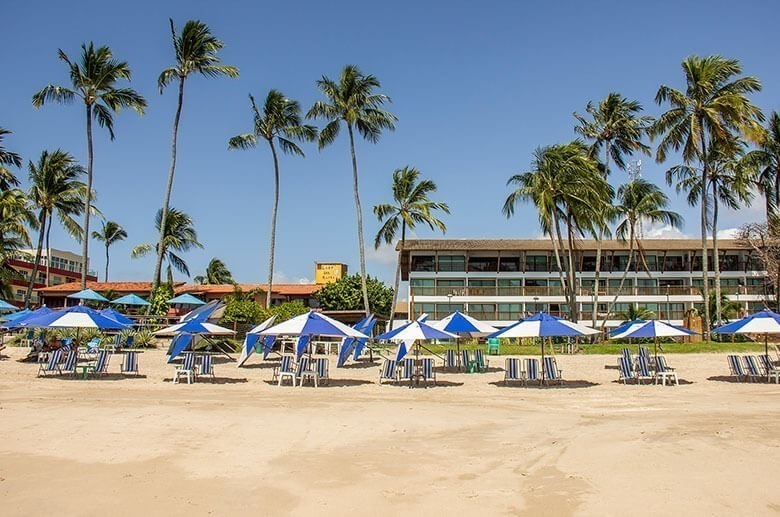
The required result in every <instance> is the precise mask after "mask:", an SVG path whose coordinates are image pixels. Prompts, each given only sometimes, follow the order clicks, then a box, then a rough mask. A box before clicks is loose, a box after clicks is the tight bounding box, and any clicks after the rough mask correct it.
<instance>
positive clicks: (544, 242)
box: [396, 239, 747, 252]
mask: <svg viewBox="0 0 780 517" xmlns="http://www.w3.org/2000/svg"><path fill="white" fill-rule="evenodd" d="M640 244H641V246H642V248H643V249H644V250H645V251H689V250H691V251H695V250H701V240H700V239H642V241H641V243H640ZM708 244H709V246H710V247H711V246H712V239H710V240H708ZM575 247H576V248H577V249H580V250H594V251H595V250H596V247H597V246H596V240H594V239H583V240H578V241H577V242H576V244H575ZM399 248H400V243H399V244H398V245H396V249H399ZM718 248H719V249H720V250H727V249H729V250H737V249H747V248H746V247H745V246H740V245H739V244H738V243H737V241H736V240H735V239H718ZM552 249H553V247H552V243H551V242H550V240H549V239H407V240H406V243H405V244H404V251H405V252H408V251H552ZM602 250H604V251H611V250H628V243H627V242H622V241H619V240H615V239H604V240H603V241H602Z"/></svg>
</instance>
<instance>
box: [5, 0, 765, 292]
mask: <svg viewBox="0 0 780 517" xmlns="http://www.w3.org/2000/svg"><path fill="white" fill-rule="evenodd" d="M3 11H4V19H6V20H7V22H6V23H5V24H4V27H3V31H2V32H1V33H0V39H2V48H4V49H5V50H4V52H3V58H2V60H3V64H4V71H5V73H4V74H3V80H1V81H0V105H2V112H1V113H0V126H2V127H5V128H8V129H10V130H12V131H13V132H14V134H13V135H10V136H9V137H8V138H7V139H6V141H5V145H6V147H7V148H9V149H12V150H15V151H17V152H19V153H21V154H22V155H23V157H24V158H25V160H29V159H35V158H37V156H38V155H39V154H40V152H41V151H42V150H44V149H55V148H62V149H64V150H67V151H69V152H71V153H73V154H74V155H75V156H76V157H78V158H79V159H81V160H83V161H84V164H85V165H86V138H85V123H84V114H83V109H82V108H81V107H80V106H78V105H72V106H58V105H51V106H45V107H44V108H42V109H40V110H35V109H33V107H32V105H31V103H30V97H31V96H32V94H33V93H34V92H35V91H37V90H39V89H40V88H41V87H43V86H44V85H45V84H47V83H50V82H51V83H55V84H66V81H67V75H66V69H65V66H64V63H62V62H61V61H59V60H58V59H57V48H58V47H59V48H62V49H63V50H65V52H66V53H67V54H68V55H72V56H75V55H76V54H77V52H78V49H79V46H80V44H81V43H82V42H85V41H89V40H92V41H94V42H95V43H96V44H107V45H109V46H110V47H111V48H112V49H113V50H114V52H115V55H116V56H117V57H118V58H121V59H124V60H126V61H128V62H129V64H130V66H131V67H132V69H133V71H134V76H133V81H132V86H133V87H134V88H136V89H137V90H138V91H139V92H141V93H142V94H143V95H145V96H146V98H147V100H148V101H149V108H148V111H147V114H146V115H145V116H143V117H138V116H137V115H136V114H135V113H134V112H123V113H120V114H119V115H118V116H117V117H116V119H115V131H116V134H117V138H116V140H115V141H113V142H111V141H110V140H109V139H108V135H107V133H106V132H105V131H101V130H100V128H97V127H96V129H95V135H96V139H95V187H96V189H97V191H98V195H99V197H98V206H99V207H100V208H101V209H102V210H103V212H104V213H105V215H106V216H107V217H108V218H109V219H112V220H115V221H117V222H119V223H120V224H122V225H123V226H124V227H125V228H126V230H127V232H128V234H129V238H128V239H127V240H126V241H125V242H123V243H120V244H118V245H116V246H114V247H113V248H112V258H111V268H112V269H111V276H112V279H114V280H119V279H122V280H143V279H148V278H150V277H151V273H152V269H153V267H154V264H153V260H152V259H151V258H148V259H145V260H131V259H130V258H129V255H130V250H131V248H132V247H133V246H134V245H136V244H139V243H145V242H153V241H154V240H155V237H156V236H155V233H154V231H153V215H154V213H155V211H156V210H157V209H158V208H159V207H160V205H161V203H162V196H163V188H164V184H165V180H166V175H167V171H168V167H169V160H170V132H171V125H172V119H173V113H174V110H175V103H176V99H175V88H171V89H169V90H168V91H166V92H165V94H163V95H160V94H159V92H158V91H157V88H156V78H157V76H158V75H159V73H160V71H161V70H162V69H163V68H165V67H168V66H170V65H171V64H172V60H173V56H172V48H171V43H170V35H169V29H168V17H173V19H174V21H175V22H176V24H177V26H181V25H183V23H184V22H185V21H186V20H187V19H190V18H198V19H201V20H202V21H204V22H205V23H207V24H208V25H209V26H210V27H211V28H212V31H213V32H214V33H215V34H216V35H217V36H218V37H219V38H220V39H222V40H223V41H224V42H225V44H226V47H225V49H224V51H223V53H222V54H221V55H222V58H223V61H224V62H225V63H229V64H233V65H236V66H238V67H239V68H240V70H241V76H240V78H238V79H216V80H215V79H205V78H199V77H194V78H192V79H191V80H189V81H188V83H187V86H186V92H185V106H184V113H183V117H182V122H181V128H180V133H179V155H178V157H179V159H178V164H177V170H176V180H175V186H174V194H173V200H172V205H173V206H175V207H177V208H180V209H182V210H184V211H185V212H187V213H189V214H190V215H192V217H193V218H194V219H195V223H196V228H197V230H198V233H199V236H200V240H201V241H202V242H203V244H204V245H205V250H202V251H194V252H191V253H188V254H187V255H186V260H187V262H188V263H189V265H190V268H191V270H192V271H193V275H195V274H199V273H201V272H202V271H203V269H204V268H205V266H206V264H207V263H208V261H209V260H210V259H211V258H212V257H219V258H221V259H222V260H223V261H225V262H226V264H227V265H228V267H229V268H230V269H231V270H232V271H233V273H234V276H235V277H236V278H237V279H238V280H240V281H243V282H260V281H264V279H265V277H266V275H267V256H268V236H269V225H270V223H269V220H270V209H271V205H270V203H271V200H272V187H273V183H272V181H273V180H272V161H271V157H270V155H269V153H268V152H267V151H266V149H265V148H260V149H257V150H252V151H227V140H228V138H229V137H231V136H233V135H235V134H238V133H243V132H246V131H248V130H249V129H250V127H251V125H250V124H251V117H250V112H249V103H248V99H247V94H248V93H249V92H252V93H253V94H255V96H257V97H264V96H265V94H266V93H267V91H268V90H269V89H270V88H277V89H280V90H281V91H283V92H284V93H285V94H286V95H288V96H289V97H291V98H294V99H297V100H299V101H300V102H301V104H302V106H303V107H304V109H308V107H309V106H310V105H311V104H312V103H313V102H314V101H316V100H319V99H320V97H319V94H318V91H317V90H316V88H315V84H314V83H315V80H316V79H318V78H319V77H320V76H321V75H323V74H325V75H328V76H331V77H336V76H337V75H338V73H339V71H340V68H341V67H342V66H343V65H345V64H357V65H359V66H360V67H361V69H362V70H363V71H364V72H366V73H372V74H374V75H376V76H377V77H378V78H379V79H380V80H381V81H382V91H383V92H384V93H387V94H388V95H390V96H391V97H392V99H393V104H392V105H391V106H390V110H391V111H392V112H393V113H394V114H395V115H396V116H397V117H398V118H399V121H398V124H397V130H396V131H395V132H394V133H388V134H386V135H384V136H383V137H382V139H381V141H380V143H379V144H378V145H372V144H369V143H366V142H362V141H360V142H358V148H357V153H358V160H359V167H360V175H361V182H362V183H361V194H362V202H363V207H364V220H365V234H366V242H367V243H371V242H373V236H374V234H375V232H376V230H377V229H378V226H379V225H378V223H377V222H376V219H375V218H374V216H373V214H372V212H371V207H373V206H374V205H376V204H378V203H382V202H385V201H387V200H388V199H389V197H390V176H391V173H392V171H393V169H395V168H398V167H401V166H404V165H412V166H415V167H417V168H418V169H420V170H421V171H422V172H423V174H424V175H425V176H426V177H429V178H431V179H433V180H435V181H436V182H437V184H438V185H439V194H438V198H439V199H440V200H443V201H446V202H448V203H449V204H450V207H451V209H452V215H451V216H449V217H447V219H446V223H447V226H448V228H449V230H448V232H447V236H448V237H464V238H468V237H535V236H538V235H539V230H538V226H537V222H536V216H535V212H534V210H533V208H532V207H530V206H529V207H526V208H524V209H521V210H520V211H519V213H518V215H517V216H516V217H515V218H513V219H512V220H507V219H506V218H504V217H503V216H502V215H501V213H500V207H501V205H502V203H503V200H504V199H505V197H506V195H507V193H508V190H507V188H506V187H505V182H506V180H507V178H508V177H509V176H510V175H512V174H514V173H517V172H521V171H523V170H524V169H525V168H526V167H527V166H528V164H529V163H530V160H531V154H532V152H533V150H534V149H535V148H536V147H538V146H541V145H548V144H554V143H559V142H566V141H569V140H571V139H573V138H574V136H575V135H574V133H573V129H572V128H573V125H574V119H573V118H572V115H571V114H572V112H573V111H575V110H576V111H582V110H583V109H584V106H585V104H586V103H587V102H588V101H589V100H598V99H601V98H603V97H604V96H605V95H606V94H607V93H608V92H610V91H618V92H620V93H622V94H624V95H625V96H627V97H629V98H634V99H637V100H639V101H640V102H641V103H642V104H644V105H645V107H646V110H647V112H648V113H649V114H651V115H656V114H658V113H659V112H660V108H659V107H658V106H656V105H655V104H654V103H653V97H654V95H655V92H656V90H657V89H658V86H659V85H660V84H661V83H664V84H668V85H671V86H675V87H681V86H682V81H683V76H682V71H681V69H680V62H681V60H682V59H683V58H684V57H685V56H687V55H690V54H701V55H705V54H722V55H725V56H728V57H733V58H738V59H739V60H740V61H741V62H742V64H743V66H744V71H745V73H746V74H750V75H755V76H757V77H759V78H760V79H761V80H762V82H763V84H764V90H763V92H761V93H760V94H759V95H756V96H755V102H756V103H757V104H758V105H759V106H761V107H762V108H763V109H764V110H765V111H767V112H769V111H772V110H774V109H778V102H777V96H778V93H780V70H778V68H777V66H776V62H777V61H776V49H777V48H778V43H779V41H778V40H779V39H780V36H778V32H777V30H776V21H777V19H778V5H777V4H776V2H774V1H771V0H767V1H743V2H739V3H738V4H735V3H734V2H727V1H700V2H674V1H656V2H618V1H615V2H605V1H601V2H596V1H593V2H534V3H526V2H482V3H476V2H461V1H447V2H433V1H431V2H419V1H417V2H407V1H396V2H383V3H381V4H379V3H377V4H374V3H373V2H319V1H315V2H310V1H299V2H286V3H280V2H273V3H272V2H230V1H224V2H219V3H214V2H201V1H175V2H169V1H156V2H147V1H138V2H134V3H133V4H132V5H130V4H126V3H120V4H117V3H113V2H108V3H106V2H92V1H82V2H77V3H67V4H66V3H62V2H49V1H42V2H36V3H34V4H30V3H26V2H12V3H11V4H9V5H6V6H4V9H3ZM8 20H12V22H10V23H9V22H8ZM345 136H346V135H345V134H343V136H342V137H340V138H339V139H338V140H337V141H336V142H335V144H334V145H333V146H331V147H329V148H327V149H325V150H323V151H322V152H319V151H317V148H316V145H313V144H309V145H306V146H305V151H306V158H305V159H300V158H296V157H289V156H284V157H282V159H281V169H282V170H281V173H282V186H281V188H282V193H281V205H280V214H279V227H278V240H277V266H276V272H277V274H278V277H279V280H282V281H292V282H296V281H299V280H300V279H307V278H308V279H311V278H313V274H314V273H313V268H314V262H315V261H339V262H346V263H347V264H349V266H350V268H351V271H358V259H357V257H358V251H357V239H356V230H355V225H354V218H355V215H354V214H355V209H354V202H353V197H352V193H351V170H350V163H349V155H348V142H347V140H346V138H345ZM674 163H675V161H672V162H669V163H667V164H666V165H657V164H655V163H653V161H652V160H651V159H648V158H645V159H644V160H643V165H644V166H643V175H644V177H646V178H648V179H651V180H653V181H656V182H659V183H662V182H663V172H664V171H665V170H666V168H667V166H670V165H673V164H674ZM19 175H20V176H21V177H22V178H24V179H26V170H25V171H19ZM623 178H624V176H623V174H622V173H621V172H615V173H613V176H612V182H613V183H615V184H617V183H620V182H621V181H622V180H623ZM668 191H669V193H670V195H672V197H673V199H674V200H675V205H676V206H675V208H676V209H677V210H678V211H680V212H682V213H683V214H684V215H685V216H686V226H685V228H684V229H683V233H685V234H688V235H696V233H697V232H698V226H697V224H696V220H697V219H696V217H694V213H695V212H694V211H693V210H692V209H690V208H688V207H687V206H686V205H685V203H684V201H683V200H682V199H681V198H677V197H676V196H675V195H674V193H673V191H672V189H671V188H668ZM760 205H761V204H760V203H756V205H755V206H754V207H753V208H751V209H746V210H743V211H741V212H727V213H725V214H723V217H722V227H723V228H727V227H734V226H737V225H739V224H740V223H742V222H745V221H750V220H757V219H759V218H760V216H761V212H760ZM93 224H96V223H93ZM52 233H53V235H52V242H53V246H55V247H59V248H64V249H72V250H74V251H76V250H78V249H79V246H78V245H77V244H76V243H74V242H72V241H71V240H69V239H68V237H67V236H65V234H64V232H63V231H62V230H61V229H59V228H57V229H55V230H54V231H53V232H52ZM660 234H661V235H666V233H664V232H663V231H661V232H660ZM429 235H431V233H430V232H429V231H427V230H420V231H419V232H418V236H420V237H425V236H429ZM91 256H92V266H93V268H95V269H97V270H98V271H101V279H102V271H103V267H104V258H103V248H102V246H101V245H100V244H99V243H97V242H94V241H93V242H92V244H91ZM393 260H394V255H393V254H392V252H390V251H389V250H387V249H384V250H380V251H379V252H372V251H370V252H369V261H368V269H369V272H370V273H371V274H374V275H378V276H379V277H380V278H383V279H385V280H388V281H390V280H391V279H392V272H393V265H392V261H393Z"/></svg>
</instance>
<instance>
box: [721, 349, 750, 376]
mask: <svg viewBox="0 0 780 517" xmlns="http://www.w3.org/2000/svg"><path fill="white" fill-rule="evenodd" d="M726 359H727V361H728V363H729V371H730V372H731V375H732V376H733V377H736V378H737V381H747V380H748V376H747V374H745V370H743V369H742V362H741V361H740V360H739V356H738V355H730V356H728V357H727V358H726Z"/></svg>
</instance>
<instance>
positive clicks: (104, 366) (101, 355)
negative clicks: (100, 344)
mask: <svg viewBox="0 0 780 517" xmlns="http://www.w3.org/2000/svg"><path fill="white" fill-rule="evenodd" d="M110 358H111V354H110V353H109V351H108V350H101V351H100V352H98V356H97V360H96V361H95V367H94V368H93V369H92V371H91V372H90V373H91V374H92V376H93V377H101V376H103V375H105V374H106V373H108V362H109V359H110Z"/></svg>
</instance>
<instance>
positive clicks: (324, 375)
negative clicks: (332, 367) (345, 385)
mask: <svg viewBox="0 0 780 517" xmlns="http://www.w3.org/2000/svg"><path fill="white" fill-rule="evenodd" d="M314 367H315V370H314V371H316V372H317V377H319V379H320V382H322V381H323V380H325V381H328V382H330V377H329V376H328V358H327V357H318V358H316V359H315V360H314Z"/></svg>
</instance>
